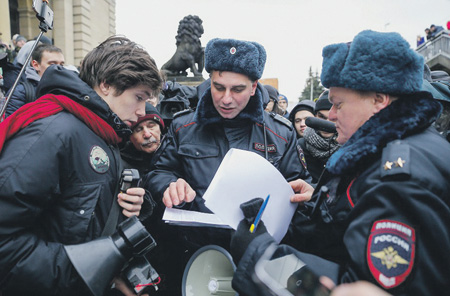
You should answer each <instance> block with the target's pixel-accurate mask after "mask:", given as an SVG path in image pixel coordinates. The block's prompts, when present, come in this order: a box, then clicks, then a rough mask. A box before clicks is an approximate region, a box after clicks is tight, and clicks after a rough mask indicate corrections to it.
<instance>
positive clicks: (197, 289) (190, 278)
mask: <svg viewBox="0 0 450 296" xmlns="http://www.w3.org/2000/svg"><path fill="white" fill-rule="evenodd" d="M235 271H236V265H234V263H233V258H232V257H231V255H230V253H228V251H227V250H225V249H224V248H222V247H219V246H216V245H208V246H204V247H202V248H200V249H199V250H198V251H197V252H195V253H194V255H192V257H191V258H190V259H189V261H188V263H187V265H186V268H185V269H184V274H183V282H182V285H181V289H182V295H183V296H194V295H195V296H208V295H222V296H231V295H238V294H237V293H236V292H235V291H234V290H233V288H232V287H231V280H232V279H233V275H234V272H235Z"/></svg>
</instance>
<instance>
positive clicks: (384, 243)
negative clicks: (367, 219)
mask: <svg viewBox="0 0 450 296" xmlns="http://www.w3.org/2000/svg"><path fill="white" fill-rule="evenodd" d="M415 245H416V236H415V231H414V228H412V227H410V226H408V225H406V224H404V223H400V222H397V221H393V220H380V221H376V222H375V223H374V224H373V226H372V231H371V233H370V236H369V242H368V244H367V264H368V265H369V269H370V272H371V273H372V275H373V277H374V278H375V279H376V280H377V282H378V283H379V284H380V285H381V286H382V287H384V288H386V289H391V288H394V287H397V286H398V285H400V284H401V283H403V282H404V281H405V279H406V278H407V277H408V275H409V274H410V273H411V270H412V268H413V265H414V256H415Z"/></svg>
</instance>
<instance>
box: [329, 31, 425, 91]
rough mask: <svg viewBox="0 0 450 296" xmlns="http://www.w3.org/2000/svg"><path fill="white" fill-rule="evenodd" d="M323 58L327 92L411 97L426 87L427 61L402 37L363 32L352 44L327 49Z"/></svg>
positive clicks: (341, 44)
mask: <svg viewBox="0 0 450 296" xmlns="http://www.w3.org/2000/svg"><path fill="white" fill-rule="evenodd" d="M322 56H323V63H322V74H321V81H322V84H323V85H324V86H325V87H326V88H330V87H333V86H335V87H344V88H350V89H354V90H361V91H375V92H380V93H387V94H409V93H414V92H419V91H420V90H421V87H422V81H423V65H424V60H423V57H422V56H420V55H419V54H417V53H416V52H415V51H414V50H413V49H411V48H410V45H409V43H408V42H407V41H406V40H405V39H403V37H401V36H400V34H398V33H379V32H374V31H370V30H366V31H362V32H360V33H359V34H358V35H356V37H355V38H354V39H353V41H352V42H351V43H339V44H332V45H328V46H326V47H324V49H323V51H322Z"/></svg>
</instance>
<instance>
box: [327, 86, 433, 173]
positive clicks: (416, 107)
mask: <svg viewBox="0 0 450 296" xmlns="http://www.w3.org/2000/svg"><path fill="white" fill-rule="evenodd" d="M440 112H441V105H440V104H439V103H438V102H437V101H436V100H434V99H432V98H431V96H430V95H429V93H426V92H420V93H417V94H415V95H409V96H408V97H403V98H399V99H398V100H396V101H394V102H392V104H391V105H389V106H388V107H386V108H384V109H383V110H381V111H380V112H378V113H377V114H375V115H373V116H372V117H371V118H370V119H369V120H368V121H366V123H364V124H363V126H361V127H360V128H359V129H358V130H357V131H356V132H355V133H354V134H353V136H352V137H351V138H350V139H349V140H348V141H347V142H346V143H345V144H344V145H343V146H342V147H341V148H340V149H339V150H338V151H336V152H335V153H334V154H333V155H332V156H331V157H330V159H329V160H328V162H327V164H326V168H327V170H328V171H329V172H330V173H332V174H335V175H340V174H344V173H350V172H351V171H358V169H359V170H360V169H361V168H364V167H366V166H367V165H369V164H370V163H371V162H372V161H373V160H374V159H375V158H376V156H377V155H378V154H379V153H380V152H381V151H382V149H383V148H384V147H385V146H386V145H387V143H388V142H391V141H393V140H397V139H403V138H405V137H407V136H409V135H412V134H417V133H419V132H421V131H423V130H425V129H426V128H427V127H429V126H430V125H431V124H432V123H433V122H434V121H435V120H436V118H437V117H438V116H439V114H440ZM355 169H356V170H355Z"/></svg>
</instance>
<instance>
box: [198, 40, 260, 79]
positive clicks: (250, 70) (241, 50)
mask: <svg viewBox="0 0 450 296" xmlns="http://www.w3.org/2000/svg"><path fill="white" fill-rule="evenodd" d="M265 64H266V50H265V49H264V47H263V46H262V45H261V44H259V43H256V42H250V41H241V40H235V39H220V38H214V39H212V40H210V41H209V42H208V44H207V45H206V48H205V69H206V71H207V72H208V73H211V71H212V70H217V71H230V72H235V73H240V74H244V75H247V76H248V77H249V78H250V79H251V80H258V79H260V78H261V76H262V73H263V71H264V66H265Z"/></svg>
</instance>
